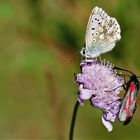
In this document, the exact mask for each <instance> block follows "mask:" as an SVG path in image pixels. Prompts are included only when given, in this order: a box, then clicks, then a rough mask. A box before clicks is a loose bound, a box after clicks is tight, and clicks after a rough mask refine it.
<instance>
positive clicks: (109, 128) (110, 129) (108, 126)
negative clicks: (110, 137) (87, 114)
mask: <svg viewBox="0 0 140 140" xmlns="http://www.w3.org/2000/svg"><path fill="white" fill-rule="evenodd" d="M102 122H103V124H104V126H105V127H106V128H107V130H108V132H111V131H112V130H113V126H112V124H111V123H110V122H109V121H106V120H105V119H104V117H103V116H102Z"/></svg>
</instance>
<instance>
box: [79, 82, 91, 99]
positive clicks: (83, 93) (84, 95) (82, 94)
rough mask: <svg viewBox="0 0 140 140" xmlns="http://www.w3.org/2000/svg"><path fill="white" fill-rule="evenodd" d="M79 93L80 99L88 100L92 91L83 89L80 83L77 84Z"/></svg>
mask: <svg viewBox="0 0 140 140" xmlns="http://www.w3.org/2000/svg"><path fill="white" fill-rule="evenodd" d="M79 93H80V95H79V97H80V98H81V99H82V100H88V99H90V98H91V96H92V92H91V91H90V90H89V89H84V88H83V84H80V86H79Z"/></svg>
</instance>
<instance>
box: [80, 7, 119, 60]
mask: <svg viewBox="0 0 140 140" xmlns="http://www.w3.org/2000/svg"><path fill="white" fill-rule="evenodd" d="M120 38H121V36H120V26H119V24H118V22H117V20H116V19H115V18H112V17H110V16H108V15H107V14H106V13H105V11H103V10H102V9H101V8H99V7H95V8H94V9H93V10H92V12H91V14H90V17H89V21H88V24H87V29H86V36H85V48H82V50H81V54H82V55H84V56H85V57H87V58H94V57H97V56H99V55H100V54H102V53H105V52H108V51H111V50H112V49H113V48H114V47H115V43H116V41H117V40H119V39H120Z"/></svg>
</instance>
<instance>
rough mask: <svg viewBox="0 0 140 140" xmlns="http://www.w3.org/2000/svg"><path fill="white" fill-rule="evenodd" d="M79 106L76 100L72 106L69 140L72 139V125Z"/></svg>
mask: <svg viewBox="0 0 140 140" xmlns="http://www.w3.org/2000/svg"><path fill="white" fill-rule="evenodd" d="M78 107H79V102H78V101H77V102H76V103H75V106H74V110H73V115H72V121H71V127H70V134H69V140H73V134H74V126H75V121H76V115H77V111H78Z"/></svg>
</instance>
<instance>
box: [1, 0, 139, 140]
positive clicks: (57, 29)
mask: <svg viewBox="0 0 140 140" xmlns="http://www.w3.org/2000/svg"><path fill="white" fill-rule="evenodd" d="M95 6H99V7H102V8H103V9H104V10H105V11H106V12H107V13H108V14H109V15H110V16H113V17H116V18H117V20H118V22H119V23H120V26H121V30H122V33H121V35H122V39H121V40H120V41H119V42H118V43H117V46H116V47H115V48H114V49H113V50H112V51H111V52H109V53H107V54H104V55H102V58H105V59H107V60H109V61H110V62H112V63H114V64H116V65H117V66H119V67H123V68H125V69H128V70H131V71H133V72H134V73H136V74H137V75H140V60H139V59H140V58H139V56H140V45H139V44H140V1H139V0H133V1H131V0H130V1H128V0H0V139H1V140H11V139H12V140H20V139H25V140H26V139H27V140H31V139H32V140H33V139H36V140H67V139H68V135H69V134H68V133H69V127H70V122H71V116H72V111H73V106H74V103H75V102H76V100H77V99H76V98H77V96H76V91H77V88H78V86H77V85H75V84H74V83H73V82H72V79H73V74H74V73H75V72H76V73H79V72H80V70H79V63H80V59H81V58H80V55H77V54H78V52H79V51H80V49H81V48H82V47H83V42H84V36H85V30H86V25H87V20H88V18H89V14H90V12H91V10H92V8H93V7H95ZM138 100H139V101H138V106H137V111H136V113H135V115H134V118H133V120H132V122H131V123H130V124H129V125H128V126H123V125H122V124H121V123H118V122H116V123H114V124H113V125H114V130H113V132H111V133H108V132H107V131H106V129H105V128H104V126H103V125H102V122H101V111H100V110H97V109H95V108H93V107H91V106H90V104H89V103H85V105H84V107H81V108H80V109H79V112H78V116H77V122H76V128H75V139H77V140H91V139H92V140H112V139H113V140H118V139H119V140H135V139H138V138H140V105H139V102H140V97H139V99H138Z"/></svg>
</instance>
